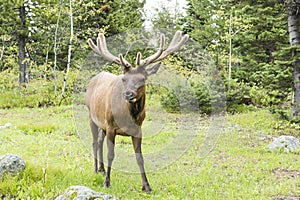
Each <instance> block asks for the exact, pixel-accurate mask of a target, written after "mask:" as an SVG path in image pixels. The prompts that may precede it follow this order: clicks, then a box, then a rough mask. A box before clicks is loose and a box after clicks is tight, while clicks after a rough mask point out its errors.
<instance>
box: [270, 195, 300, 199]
mask: <svg viewBox="0 0 300 200" xmlns="http://www.w3.org/2000/svg"><path fill="white" fill-rule="evenodd" d="M274 200H300V196H298V197H296V196H289V197H285V196H277V197H275V198H274Z"/></svg>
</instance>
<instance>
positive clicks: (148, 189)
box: [142, 185, 152, 192]
mask: <svg viewBox="0 0 300 200" xmlns="http://www.w3.org/2000/svg"><path fill="white" fill-rule="evenodd" d="M142 190H143V191H144V192H151V191H152V189H151V187H150V185H143V187H142Z"/></svg>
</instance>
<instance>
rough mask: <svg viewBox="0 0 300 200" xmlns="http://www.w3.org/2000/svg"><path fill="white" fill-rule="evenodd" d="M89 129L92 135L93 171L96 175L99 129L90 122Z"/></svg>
mask: <svg viewBox="0 0 300 200" xmlns="http://www.w3.org/2000/svg"><path fill="white" fill-rule="evenodd" d="M90 127H91V131H92V135H93V154H94V171H95V173H97V172H98V149H99V145H98V138H99V128H98V126H97V125H96V124H95V123H94V122H93V121H92V120H90Z"/></svg>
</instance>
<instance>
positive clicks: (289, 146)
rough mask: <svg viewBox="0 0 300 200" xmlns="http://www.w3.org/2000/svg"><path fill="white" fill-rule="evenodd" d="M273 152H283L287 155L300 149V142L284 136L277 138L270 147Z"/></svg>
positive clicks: (292, 137)
mask: <svg viewBox="0 0 300 200" xmlns="http://www.w3.org/2000/svg"><path fill="white" fill-rule="evenodd" d="M268 147H269V149H270V150H271V151H281V150H283V151H284V152H286V153H289V152H293V151H295V150H297V149H300V142H299V140H298V139H297V138H295V137H294V136H285V135H282V136H280V137H279V138H275V139H274V141H273V142H272V143H271V144H269V145H268Z"/></svg>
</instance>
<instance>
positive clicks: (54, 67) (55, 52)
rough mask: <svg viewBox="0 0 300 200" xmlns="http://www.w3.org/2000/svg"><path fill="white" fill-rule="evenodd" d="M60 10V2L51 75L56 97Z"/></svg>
mask: <svg viewBox="0 0 300 200" xmlns="http://www.w3.org/2000/svg"><path fill="white" fill-rule="evenodd" d="M61 10H62V0H60V2H59V12H58V16H57V21H56V27H55V33H54V47H53V51H54V66H53V73H54V94H55V95H56V91H57V74H56V70H57V33H58V26H59V20H60V15H61Z"/></svg>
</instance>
